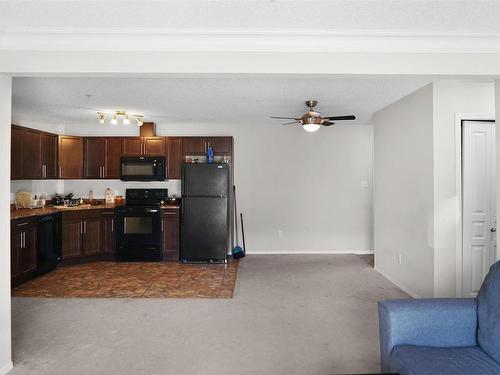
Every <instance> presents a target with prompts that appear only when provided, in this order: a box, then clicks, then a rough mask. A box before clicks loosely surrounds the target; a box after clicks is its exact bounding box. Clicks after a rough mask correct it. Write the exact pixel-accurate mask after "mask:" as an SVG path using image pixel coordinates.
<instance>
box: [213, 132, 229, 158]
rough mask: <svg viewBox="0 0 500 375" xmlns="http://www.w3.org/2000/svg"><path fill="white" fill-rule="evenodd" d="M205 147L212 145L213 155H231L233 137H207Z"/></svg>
mask: <svg viewBox="0 0 500 375" xmlns="http://www.w3.org/2000/svg"><path fill="white" fill-rule="evenodd" d="M207 147H212V149H213V150H214V154H215V155H218V156H223V155H231V153H232V149H233V138H232V137H209V138H207Z"/></svg>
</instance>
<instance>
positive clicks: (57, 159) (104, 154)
mask: <svg viewBox="0 0 500 375" xmlns="http://www.w3.org/2000/svg"><path fill="white" fill-rule="evenodd" d="M153 125H154V124H153ZM11 136H12V141H11V179H12V180H16V179H57V178H60V179H81V178H89V179H105V178H106V179H119V178H120V169H121V163H120V159H121V157H122V156H165V157H166V163H167V178H168V179H180V178H182V176H181V172H182V163H183V162H184V161H185V158H186V156H205V155H206V153H207V149H208V147H211V148H213V150H214V154H215V156H217V157H221V156H224V155H227V156H229V157H232V153H233V138H232V137H217V136H215V137H156V136H145V134H143V135H142V136H140V137H74V136H66V135H61V136H58V135H56V134H51V133H47V132H43V131H39V130H34V129H28V128H24V127H21V126H17V125H12V133H11ZM218 161H220V159H218Z"/></svg>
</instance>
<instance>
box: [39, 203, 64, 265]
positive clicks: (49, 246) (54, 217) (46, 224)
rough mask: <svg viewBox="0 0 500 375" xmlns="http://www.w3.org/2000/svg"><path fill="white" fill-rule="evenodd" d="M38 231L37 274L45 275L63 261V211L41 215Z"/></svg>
mask: <svg viewBox="0 0 500 375" xmlns="http://www.w3.org/2000/svg"><path fill="white" fill-rule="evenodd" d="M36 232H37V242H36V243H37V269H36V275H43V274H44V273H47V272H49V271H51V270H53V269H54V268H56V266H57V264H58V263H59V262H60V261H61V213H59V212H58V213H54V214H50V215H45V216H39V217H38V219H37V231H36Z"/></svg>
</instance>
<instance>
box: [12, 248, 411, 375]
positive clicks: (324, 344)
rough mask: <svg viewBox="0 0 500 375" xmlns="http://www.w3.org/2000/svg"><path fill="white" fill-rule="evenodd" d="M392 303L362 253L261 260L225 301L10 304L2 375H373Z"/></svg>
mask: <svg viewBox="0 0 500 375" xmlns="http://www.w3.org/2000/svg"><path fill="white" fill-rule="evenodd" d="M402 297H406V296H405V294H404V293H403V292H401V291H400V290H399V289H397V288H396V287H395V286H394V285H392V284H391V283H390V282H389V281H387V280H386V279H385V278H384V277H382V276H381V275H380V274H378V273H377V272H376V271H374V270H373V269H372V267H371V265H370V258H367V257H360V256H354V255H321V256H316V255H309V256H302V255H293V256H292V255H282V256H274V255H272V256H271V255H268V256H263V255H262V256H260V255H259V256H247V257H246V258H244V259H243V260H242V261H241V262H240V265H239V270H238V279H237V282H236V290H235V294H234V297H233V298H232V299H200V298H194V299H190V298H181V299H151V298H150V299H142V298H104V299H88V298H87V299H82V298H64V299H58V298H13V309H12V310H13V312H12V313H13V351H14V353H13V355H14V365H15V368H14V370H13V371H12V372H11V373H9V375H20V374H37V375H45V374H47V375H48V374H50V375H59V374H61V375H62V374H64V375H67V374H71V375H80V374H89V375H90V374H92V375H99V374H102V375H104V374H105V375H114V374H117V375H118V374H120V375H122V374H141V375H142V374H148V375H160V374H161V375H169V374H175V375H212V374H213V375H240V374H241V375H257V374H258V375H285V374H286V375H319V374H349V373H366V372H367V373H376V372H378V370H379V344H378V320H377V305H376V302H377V301H378V300H380V299H393V298H402Z"/></svg>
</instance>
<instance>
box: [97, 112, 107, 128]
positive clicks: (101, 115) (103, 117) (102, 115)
mask: <svg viewBox="0 0 500 375" xmlns="http://www.w3.org/2000/svg"><path fill="white" fill-rule="evenodd" d="M97 114H98V115H99V124H101V125H102V124H104V120H106V115H105V114H104V113H99V112H97Z"/></svg>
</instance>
